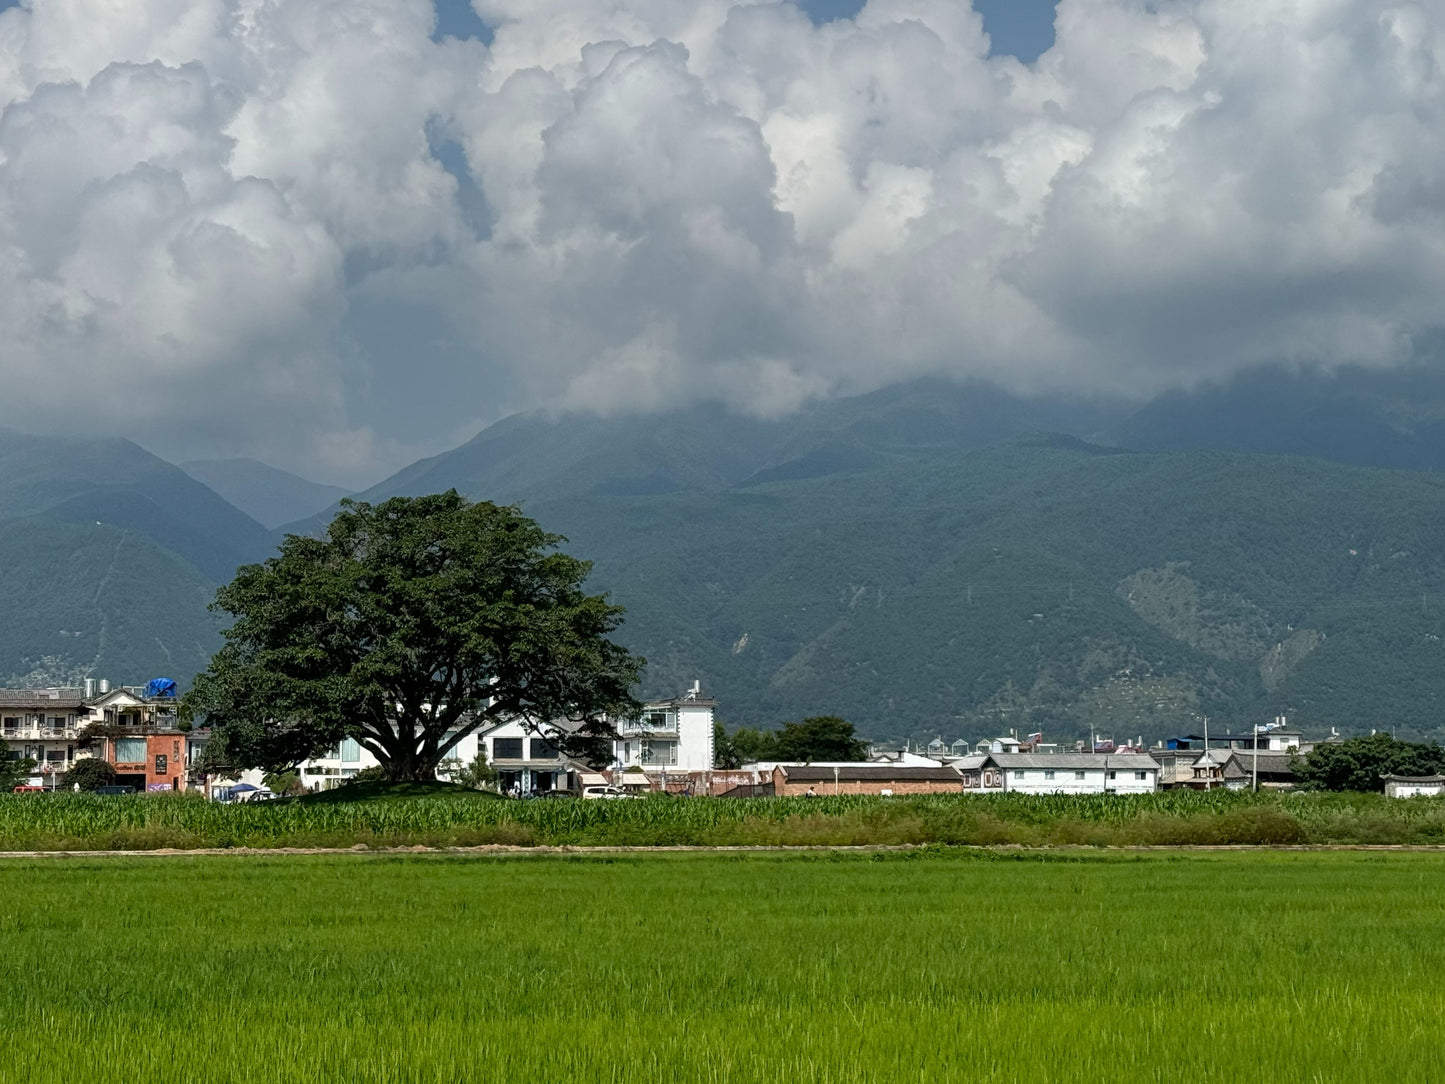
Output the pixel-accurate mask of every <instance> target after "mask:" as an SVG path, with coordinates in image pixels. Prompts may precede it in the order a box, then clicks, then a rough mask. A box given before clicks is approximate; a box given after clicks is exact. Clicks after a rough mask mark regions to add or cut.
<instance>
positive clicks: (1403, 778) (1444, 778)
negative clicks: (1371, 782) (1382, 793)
mask: <svg viewBox="0 0 1445 1084" xmlns="http://www.w3.org/2000/svg"><path fill="white" fill-rule="evenodd" d="M1380 778H1381V779H1383V780H1384V781H1385V782H1386V783H1445V775H1382V776H1380Z"/></svg>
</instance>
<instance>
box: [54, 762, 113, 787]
mask: <svg viewBox="0 0 1445 1084" xmlns="http://www.w3.org/2000/svg"><path fill="white" fill-rule="evenodd" d="M114 783H115V767H114V765H112V764H110V763H109V762H108V761H105V760H102V759H101V758H100V757H82V758H81V759H80V760H77V761H76V762H75V764H74V766H73V767H72V768H71V769H70V771H68V772H66V773H65V785H66V786H67V787H79V788H80V789H81V790H96V789H98V788H100V787H108V786H111V785H112V784H114Z"/></svg>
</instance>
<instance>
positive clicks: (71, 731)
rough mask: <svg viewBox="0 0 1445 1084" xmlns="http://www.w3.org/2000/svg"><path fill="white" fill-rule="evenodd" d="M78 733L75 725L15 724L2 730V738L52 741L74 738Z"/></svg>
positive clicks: (0, 732)
mask: <svg viewBox="0 0 1445 1084" xmlns="http://www.w3.org/2000/svg"><path fill="white" fill-rule="evenodd" d="M77 735H78V730H77V728H76V727H73V726H66V727H60V728H58V729H57V728H56V727H49V726H43V727H42V726H13V727H5V728H4V729H3V730H0V738H4V739H5V740H6V741H43V740H45V739H47V738H48V739H50V740H51V741H64V740H73V739H74V738H75V737H76V736H77Z"/></svg>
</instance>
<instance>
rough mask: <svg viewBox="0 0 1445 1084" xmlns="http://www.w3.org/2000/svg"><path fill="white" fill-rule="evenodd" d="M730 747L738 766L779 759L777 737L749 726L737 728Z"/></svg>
mask: <svg viewBox="0 0 1445 1084" xmlns="http://www.w3.org/2000/svg"><path fill="white" fill-rule="evenodd" d="M732 747H733V752H734V753H735V754H736V755H737V759H738V763H739V764H740V765H741V764H748V763H750V762H752V761H758V760H778V759H780V758H779V756H778V736H777V735H776V734H774V733H773V732H772V731H771V730H755V729H754V728H752V727H749V726H743V727H739V728H738V729H737V730H736V731H734V732H733V736H732Z"/></svg>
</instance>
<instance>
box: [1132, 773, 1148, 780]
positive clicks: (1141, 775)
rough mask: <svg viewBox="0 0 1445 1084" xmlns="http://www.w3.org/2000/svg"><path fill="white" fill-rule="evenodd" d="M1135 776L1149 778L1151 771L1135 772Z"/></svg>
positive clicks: (1136, 777)
mask: <svg viewBox="0 0 1445 1084" xmlns="http://www.w3.org/2000/svg"><path fill="white" fill-rule="evenodd" d="M1134 778H1135V779H1148V778H1149V773H1148V772H1135V773H1134Z"/></svg>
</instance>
